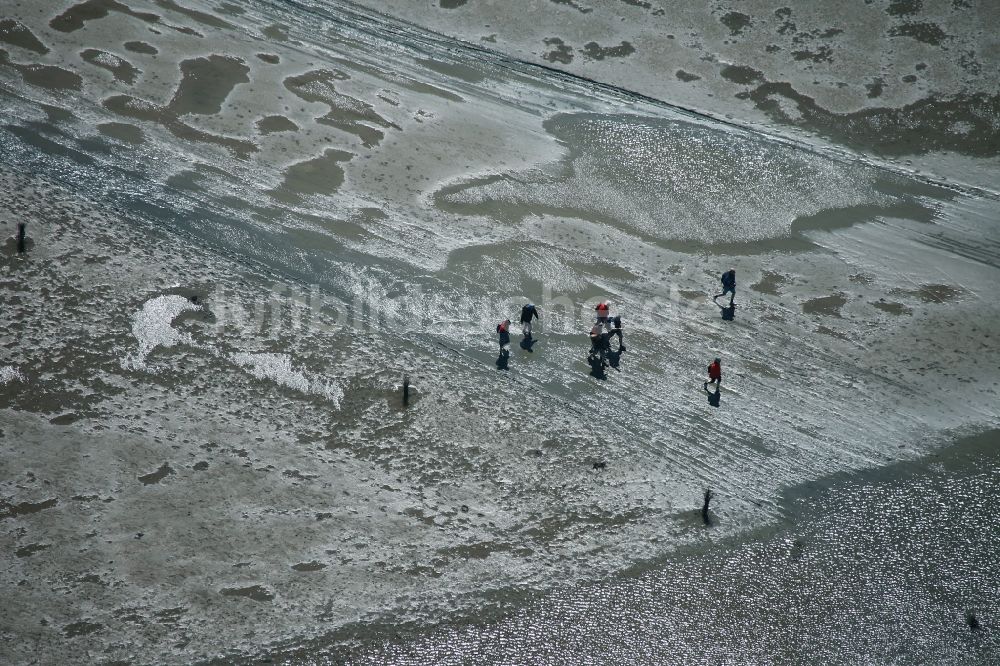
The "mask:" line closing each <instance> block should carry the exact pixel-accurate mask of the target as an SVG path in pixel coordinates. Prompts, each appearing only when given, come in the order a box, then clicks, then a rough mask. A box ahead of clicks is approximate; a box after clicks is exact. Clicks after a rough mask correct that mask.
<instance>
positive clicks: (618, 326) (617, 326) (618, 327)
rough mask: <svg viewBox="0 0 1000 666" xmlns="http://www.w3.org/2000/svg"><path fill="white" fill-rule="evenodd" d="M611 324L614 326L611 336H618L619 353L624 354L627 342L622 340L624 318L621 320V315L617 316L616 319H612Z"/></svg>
mask: <svg viewBox="0 0 1000 666" xmlns="http://www.w3.org/2000/svg"><path fill="white" fill-rule="evenodd" d="M611 323H612V324H613V325H614V328H612V329H611V335H617V336H618V351H620V352H623V351H625V341H624V340H622V318H621V316H620V315H615V316H614V317H612V318H611ZM609 340H610V338H609Z"/></svg>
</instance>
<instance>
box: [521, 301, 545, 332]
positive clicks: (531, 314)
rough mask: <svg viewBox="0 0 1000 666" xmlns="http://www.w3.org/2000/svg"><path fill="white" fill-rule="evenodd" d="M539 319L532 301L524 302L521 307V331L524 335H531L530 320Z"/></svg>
mask: <svg viewBox="0 0 1000 666" xmlns="http://www.w3.org/2000/svg"><path fill="white" fill-rule="evenodd" d="M532 319H541V317H539V315H538V308H536V307H535V304H534V303H525V304H524V306H523V307H522V308H521V332H522V333H523V334H524V337H526V338H530V337H531V320H532Z"/></svg>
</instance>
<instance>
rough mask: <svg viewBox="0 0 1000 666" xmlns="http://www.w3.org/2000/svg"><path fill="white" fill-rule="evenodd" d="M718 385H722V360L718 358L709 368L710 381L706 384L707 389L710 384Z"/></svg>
mask: <svg viewBox="0 0 1000 666" xmlns="http://www.w3.org/2000/svg"><path fill="white" fill-rule="evenodd" d="M715 383H718V384H719V385H720V386H721V385H722V359H720V358H717V359H715V360H714V361H712V364H711V365H710V366H708V381H707V382H705V387H706V389H707V388H708V385H709V384H715Z"/></svg>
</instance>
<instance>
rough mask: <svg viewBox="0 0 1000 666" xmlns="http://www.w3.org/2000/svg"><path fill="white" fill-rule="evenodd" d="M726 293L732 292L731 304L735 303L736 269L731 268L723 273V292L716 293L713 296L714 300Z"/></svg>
mask: <svg viewBox="0 0 1000 666" xmlns="http://www.w3.org/2000/svg"><path fill="white" fill-rule="evenodd" d="M726 294H731V295H730V297H729V305H730V306H731V305H732V304H733V300H734V299H735V298H736V269H735V268H730V269H729V270H728V271H726V272H725V273H723V274H722V293H721V294H716V295H715V296H713V297H712V300H713V301H714V300H715V299H717V298H718V297H719V296H725V295H726Z"/></svg>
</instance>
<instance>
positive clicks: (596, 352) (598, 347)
mask: <svg viewBox="0 0 1000 666" xmlns="http://www.w3.org/2000/svg"><path fill="white" fill-rule="evenodd" d="M608 337H609V336H608V333H607V331H605V330H604V325H603V324H602V323H601V322H600V321H598V322H597V323H595V324H594V326H593V327H592V328H591V329H590V354H589V357H590V358H591V359H598V358H599V359H600V361H601V367H605V366H607V353H608V350H609V349H610V348H611V345H610V344H608Z"/></svg>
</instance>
